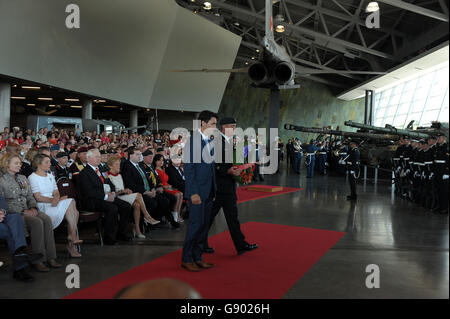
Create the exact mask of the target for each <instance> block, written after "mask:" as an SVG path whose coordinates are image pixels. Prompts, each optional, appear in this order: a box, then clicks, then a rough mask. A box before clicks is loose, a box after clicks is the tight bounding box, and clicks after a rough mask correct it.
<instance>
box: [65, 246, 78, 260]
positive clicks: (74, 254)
mask: <svg viewBox="0 0 450 319" xmlns="http://www.w3.org/2000/svg"><path fill="white" fill-rule="evenodd" d="M66 249H67V252H68V254H69V256H70V257H72V258H81V254H80V253H79V252H78V251H77V250H76V249H75V246H73V245H71V244H67V245H66Z"/></svg>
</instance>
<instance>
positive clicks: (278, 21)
mask: <svg viewBox="0 0 450 319" xmlns="http://www.w3.org/2000/svg"><path fill="white" fill-rule="evenodd" d="M274 22H275V25H276V28H275V30H276V31H277V32H279V33H283V32H284V31H285V28H284V24H283V22H284V17H283V15H281V14H277V15H276V16H275V19H274Z"/></svg>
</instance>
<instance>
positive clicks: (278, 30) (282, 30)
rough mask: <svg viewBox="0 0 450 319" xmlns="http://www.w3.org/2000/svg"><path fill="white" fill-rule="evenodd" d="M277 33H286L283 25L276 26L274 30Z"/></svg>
mask: <svg viewBox="0 0 450 319" xmlns="http://www.w3.org/2000/svg"><path fill="white" fill-rule="evenodd" d="M275 30H276V31H277V32H278V33H283V32H284V31H286V29H285V28H284V25H282V24H279V25H277V27H276V29H275Z"/></svg>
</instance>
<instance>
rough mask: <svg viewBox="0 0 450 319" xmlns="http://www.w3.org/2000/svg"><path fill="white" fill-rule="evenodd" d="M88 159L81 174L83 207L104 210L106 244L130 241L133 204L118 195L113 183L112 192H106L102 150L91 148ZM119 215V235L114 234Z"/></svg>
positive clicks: (87, 155)
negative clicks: (129, 222)
mask: <svg viewBox="0 0 450 319" xmlns="http://www.w3.org/2000/svg"><path fill="white" fill-rule="evenodd" d="M86 159H87V165H86V167H85V168H84V169H83V170H82V171H81V173H80V175H79V183H80V189H81V195H82V197H81V200H82V204H83V207H84V208H85V209H87V210H92V211H100V212H104V214H105V240H104V242H105V244H106V245H114V244H115V243H116V240H123V241H130V240H131V237H129V236H128V235H127V233H126V231H127V226H128V221H129V218H130V215H131V212H132V208H131V205H130V204H129V203H127V202H126V201H124V200H121V199H120V198H118V197H117V194H116V193H115V189H114V185H113V184H112V183H111V184H108V185H109V186H110V188H111V192H107V193H105V185H104V184H105V183H107V181H106V179H105V178H104V177H103V176H102V175H101V173H100V170H99V168H98V165H99V164H100V160H101V155H100V152H99V151H98V150H97V149H92V150H89V151H88V152H87V154H86ZM108 182H109V181H108ZM118 216H120V222H119V228H118V230H117V235H116V236H114V233H115V231H114V228H115V224H116V222H117V218H118Z"/></svg>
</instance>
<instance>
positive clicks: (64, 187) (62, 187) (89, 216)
mask: <svg viewBox="0 0 450 319" xmlns="http://www.w3.org/2000/svg"><path fill="white" fill-rule="evenodd" d="M56 185H57V186H58V191H59V194H60V195H61V196H67V197H69V198H74V199H75V200H76V201H77V203H78V200H77V191H76V188H75V185H74V184H73V182H72V181H71V180H70V179H68V178H67V177H61V178H59V179H58V181H57V182H56ZM79 212H80V217H79V219H78V221H79V223H93V222H95V223H96V224H97V232H98V236H99V238H100V246H103V236H102V219H101V218H102V216H103V213H101V212H92V211H86V210H83V209H80V210H79Z"/></svg>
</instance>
